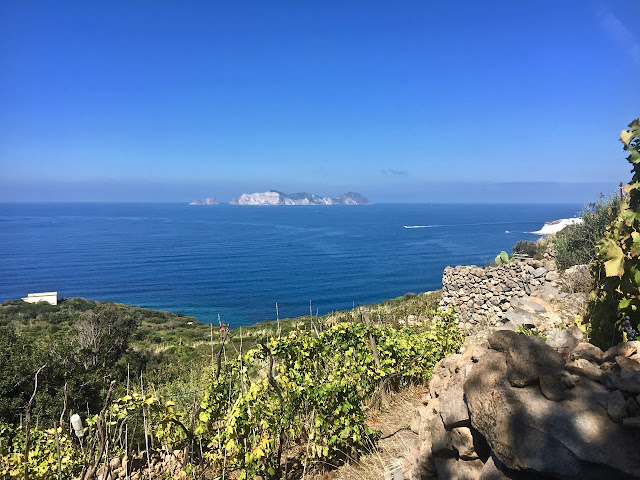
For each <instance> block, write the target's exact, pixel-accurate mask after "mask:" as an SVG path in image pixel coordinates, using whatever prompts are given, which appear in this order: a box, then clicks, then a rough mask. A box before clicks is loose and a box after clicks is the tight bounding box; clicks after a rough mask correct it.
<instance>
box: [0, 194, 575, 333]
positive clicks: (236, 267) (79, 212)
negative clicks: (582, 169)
mask: <svg viewBox="0 0 640 480" xmlns="http://www.w3.org/2000/svg"><path fill="white" fill-rule="evenodd" d="M581 208H582V206H581V205H566V204H563V205H547V204H545V205H443V204H434V205H428V204H406V205H398V204H380V205H372V206H304V207H301V206H276V207H251V206H229V205H218V206H209V207H203V206H188V205H176V204H2V205H0V245H1V246H2V247H1V249H0V272H2V275H1V276H0V301H4V300H7V299H17V298H20V297H23V296H26V294H27V293H29V292H40V291H57V292H58V294H59V295H60V296H63V297H76V296H79V297H84V298H88V299H94V300H109V301H114V302H118V303H126V304H131V305H139V306H141V307H148V308H154V309H161V310H170V311H173V312H182V313H184V314H186V315H193V316H195V317H196V318H197V319H198V320H201V321H204V322H214V321H215V322H217V318H218V315H220V317H221V318H222V320H223V321H225V322H226V323H229V324H230V325H231V326H233V327H235V326H240V325H248V324H252V323H255V322H257V321H261V320H272V319H275V316H276V309H275V303H276V302H278V309H279V313H280V318H285V317H294V316H299V315H304V314H308V313H309V301H311V307H312V310H313V313H314V314H315V313H316V311H318V313H319V314H321V315H322V314H325V313H328V312H330V311H334V310H340V309H345V308H351V307H352V306H353V305H354V304H366V303H372V302H379V301H382V300H385V299H388V298H393V297H397V296H400V295H403V294H404V293H406V292H423V291H427V290H436V289H439V288H441V286H442V284H441V278H442V271H443V269H444V268H445V267H446V266H447V265H461V264H462V265H468V264H476V265H486V264H488V263H489V262H490V261H491V260H492V259H493V258H494V257H495V255H496V254H497V253H499V252H500V250H506V251H507V252H511V247H512V246H513V245H514V244H515V243H516V242H517V241H518V240H521V239H525V240H535V239H537V238H538V237H537V236H535V235H530V234H527V233H525V232H529V231H534V230H538V229H539V228H540V227H542V225H543V223H544V222H546V221H549V220H555V219H559V218H568V217H572V216H575V215H576V214H578V213H579V211H580V210H581ZM405 227H418V228H405ZM507 232H508V233H507Z"/></svg>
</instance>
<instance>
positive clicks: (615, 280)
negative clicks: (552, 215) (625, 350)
mask: <svg viewBox="0 0 640 480" xmlns="http://www.w3.org/2000/svg"><path fill="white" fill-rule="evenodd" d="M620 141H621V142H622V143H623V145H624V150H625V151H627V152H629V156H628V157H627V161H629V163H631V165H632V167H633V169H632V173H633V177H632V178H631V182H629V183H628V184H627V185H626V187H625V189H624V190H625V198H624V201H623V202H622V204H621V205H620V211H619V213H618V215H617V217H616V218H615V219H614V220H613V222H611V224H610V225H609V226H608V227H607V230H606V233H605V236H604V238H603V239H602V240H600V241H599V242H598V253H597V256H596V260H595V261H594V262H593V263H592V265H591V274H592V276H593V277H594V288H593V290H592V292H591V301H590V304H589V311H588V316H589V319H590V321H591V328H592V333H591V335H592V341H593V343H595V344H596V345H598V346H600V347H607V346H609V345H613V344H615V343H616V342H618V341H619V340H621V339H623V336H622V333H621V331H620V321H621V320H622V318H623V317H624V316H628V317H629V319H630V321H631V326H632V327H633V328H634V329H635V330H636V331H637V330H638V324H639V323H640V120H638V119H635V120H634V121H633V122H631V123H630V124H629V130H623V131H622V133H621V135H620Z"/></svg>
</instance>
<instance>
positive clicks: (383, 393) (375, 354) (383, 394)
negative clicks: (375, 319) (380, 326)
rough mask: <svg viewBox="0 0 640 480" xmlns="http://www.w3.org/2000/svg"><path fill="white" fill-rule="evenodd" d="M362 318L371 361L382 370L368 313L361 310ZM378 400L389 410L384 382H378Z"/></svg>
mask: <svg viewBox="0 0 640 480" xmlns="http://www.w3.org/2000/svg"><path fill="white" fill-rule="evenodd" d="M362 317H363V318H364V323H365V324H366V325H367V328H368V329H369V342H370V343H371V352H372V354H373V360H374V361H375V362H376V367H378V369H379V370H380V369H382V364H381V363H380V355H379V354H378V346H377V345H376V339H375V338H373V334H372V333H371V319H370V318H369V312H367V310H366V309H362ZM379 388H380V400H381V401H382V404H383V405H384V407H385V408H389V400H388V399H387V392H386V390H387V389H386V386H385V382H384V380H383V381H382V382H380V387H379Z"/></svg>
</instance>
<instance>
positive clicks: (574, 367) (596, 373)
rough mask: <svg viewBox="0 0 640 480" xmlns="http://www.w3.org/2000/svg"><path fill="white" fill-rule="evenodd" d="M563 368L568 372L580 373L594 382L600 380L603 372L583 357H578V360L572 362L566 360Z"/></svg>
mask: <svg viewBox="0 0 640 480" xmlns="http://www.w3.org/2000/svg"><path fill="white" fill-rule="evenodd" d="M564 369H565V370H567V371H568V372H571V373H575V374H576V375H581V376H583V377H587V378H589V379H591V380H593V381H594V382H600V381H602V376H603V375H604V373H603V372H602V370H600V369H599V368H598V367H596V366H595V365H594V364H593V363H591V362H590V361H588V360H585V359H584V358H579V359H578V360H574V361H573V362H568V363H567V364H565V366H564Z"/></svg>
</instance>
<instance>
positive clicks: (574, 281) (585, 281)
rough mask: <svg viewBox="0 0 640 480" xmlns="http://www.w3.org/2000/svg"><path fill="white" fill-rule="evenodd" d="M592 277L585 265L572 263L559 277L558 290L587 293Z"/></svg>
mask: <svg viewBox="0 0 640 480" xmlns="http://www.w3.org/2000/svg"><path fill="white" fill-rule="evenodd" d="M592 283H593V279H592V278H591V275H590V274H589V267H588V266H587V265H574V266H573V267H571V268H568V269H567V270H565V271H564V273H563V274H562V276H561V277H560V290H561V291H563V292H566V293H589V290H591V285H592Z"/></svg>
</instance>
